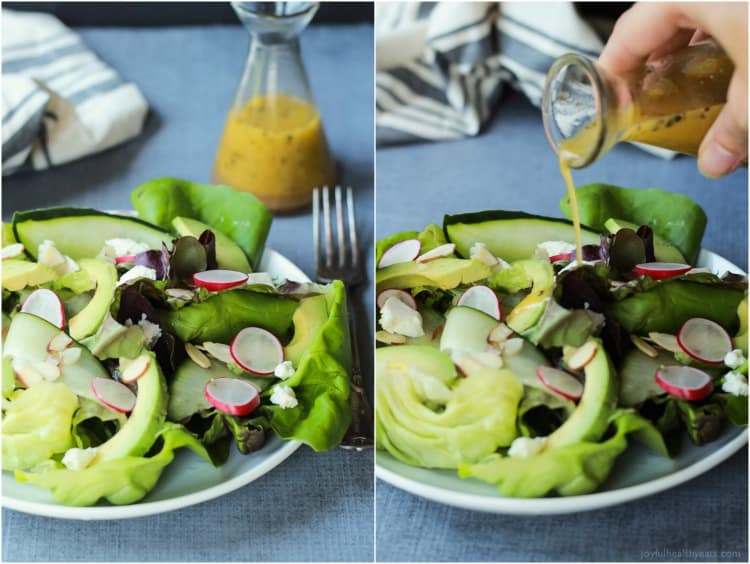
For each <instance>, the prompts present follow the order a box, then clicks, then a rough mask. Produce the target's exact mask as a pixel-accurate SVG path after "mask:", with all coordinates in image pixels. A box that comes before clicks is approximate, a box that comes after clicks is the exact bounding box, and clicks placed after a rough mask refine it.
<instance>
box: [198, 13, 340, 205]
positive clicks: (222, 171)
mask: <svg viewBox="0 0 750 564" xmlns="http://www.w3.org/2000/svg"><path fill="white" fill-rule="evenodd" d="M232 7H233V8H234V10H235V12H236V13H237V15H238V17H239V18H240V21H242V23H243V24H244V26H245V27H246V28H247V30H248V31H249V32H250V35H251V41H250V50H249V53H248V56H247V62H246V64H245V70H244V73H243V75H242V79H241V81H240V85H239V87H238V88H237V93H236V95H235V98H234V102H233V104H232V107H231V108H230V110H229V114H228V116H227V120H226V124H225V126H224V133H223V134H222V138H221V141H220V143H219V147H218V150H217V153H216V158H215V161H214V168H213V181H214V182H216V183H219V184H228V185H229V186H232V187H233V188H235V189H237V190H241V191H245V192H252V193H253V194H255V195H256V196H257V197H258V198H260V200H261V201H263V203H264V204H265V205H266V206H267V207H268V208H269V209H270V210H271V211H274V212H288V211H292V210H295V209H298V208H301V207H304V206H306V205H308V204H309V203H310V201H311V198H312V190H313V188H315V187H316V186H325V185H331V184H335V181H336V166H335V163H334V160H333V158H332V157H331V154H330V151H329V148H328V143H327V141H326V137H325V133H324V131H323V125H322V123H321V119H320V113H319V112H318V109H317V107H316V106H315V103H314V101H313V98H312V95H311V94H310V89H309V86H308V82H307V75H306V74H305V68H304V66H303V63H302V57H301V53H300V46H299V38H298V35H299V33H300V32H301V31H302V30H303V29H304V28H305V27H306V26H307V24H308V23H310V20H312V18H313V16H314V15H315V13H316V12H317V10H318V3H316V2H233V3H232Z"/></svg>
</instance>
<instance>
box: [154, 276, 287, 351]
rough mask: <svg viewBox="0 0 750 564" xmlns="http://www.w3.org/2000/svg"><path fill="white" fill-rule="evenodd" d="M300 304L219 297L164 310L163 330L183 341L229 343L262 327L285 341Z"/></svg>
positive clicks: (235, 294) (236, 294)
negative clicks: (251, 328) (247, 329)
mask: <svg viewBox="0 0 750 564" xmlns="http://www.w3.org/2000/svg"><path fill="white" fill-rule="evenodd" d="M298 305H299V302H297V301H295V300H292V299H289V298H285V297H280V296H275V295H271V294H266V293H258V292H252V291H249V290H244V289H239V290H229V291H224V292H219V293H216V294H214V295H212V296H210V297H209V298H208V299H206V300H205V301H202V302H200V303H193V304H190V305H187V306H185V307H182V308H180V309H177V310H160V311H159V312H158V313H159V322H160V324H161V326H162V330H164V331H167V332H168V333H171V334H173V335H175V336H176V337H178V338H179V339H180V340H182V341H186V342H187V341H189V342H203V341H215V342H219V343H229V342H230V341H231V340H232V339H233V338H234V336H235V335H236V334H237V333H238V332H239V331H240V330H241V329H244V328H245V327H249V326H254V327H262V328H263V329H266V330H268V331H270V332H271V333H273V334H274V335H276V336H279V337H282V338H283V337H284V336H285V335H286V334H287V332H288V331H289V329H290V327H291V325H292V315H293V314H294V310H296V309H297V306H298Z"/></svg>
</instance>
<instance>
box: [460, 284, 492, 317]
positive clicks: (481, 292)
mask: <svg viewBox="0 0 750 564" xmlns="http://www.w3.org/2000/svg"><path fill="white" fill-rule="evenodd" d="M456 305H459V306H466V307H472V308H474V309H478V310H479V311H482V312H484V313H486V314H487V315H489V316H490V317H494V318H495V319H497V320H498V321H502V320H503V312H502V310H501V309H500V300H498V299H497V294H495V292H493V291H492V289H491V288H488V287H487V286H472V287H471V288H469V289H468V290H466V291H465V292H464V293H463V294H461V296H460V297H459V298H458V301H457V302H456Z"/></svg>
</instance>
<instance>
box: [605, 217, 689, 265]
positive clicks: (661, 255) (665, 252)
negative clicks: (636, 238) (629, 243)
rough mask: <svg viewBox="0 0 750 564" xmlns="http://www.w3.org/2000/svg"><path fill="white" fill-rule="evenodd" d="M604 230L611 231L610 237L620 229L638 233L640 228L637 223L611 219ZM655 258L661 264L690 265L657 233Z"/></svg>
mask: <svg viewBox="0 0 750 564" xmlns="http://www.w3.org/2000/svg"><path fill="white" fill-rule="evenodd" d="M604 228H605V229H606V230H607V231H609V233H610V235H614V234H615V233H617V232H618V231H619V230H620V229H632V230H633V231H638V226H637V225H636V224H635V223H630V222H629V221H625V220H624V219H615V218H609V219H608V220H607V221H605V222H604ZM654 258H656V260H657V261H659V262H677V263H680V264H688V261H687V259H686V258H685V257H684V256H683V255H682V253H681V252H680V250H679V249H678V248H677V247H675V246H674V245H673V244H672V243H670V242H669V241H667V240H666V239H665V238H664V237H662V236H661V235H659V234H658V233H657V232H656V231H654Z"/></svg>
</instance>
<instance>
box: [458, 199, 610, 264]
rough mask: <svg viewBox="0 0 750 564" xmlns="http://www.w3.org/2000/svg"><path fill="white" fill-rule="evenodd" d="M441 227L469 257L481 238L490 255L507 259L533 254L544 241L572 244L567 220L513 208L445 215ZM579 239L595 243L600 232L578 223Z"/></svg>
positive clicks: (464, 255)
mask: <svg viewBox="0 0 750 564" xmlns="http://www.w3.org/2000/svg"><path fill="white" fill-rule="evenodd" d="M443 229H444V230H445V235H446V237H447V238H448V240H449V241H450V242H452V243H455V244H456V251H457V252H458V254H460V255H461V256H463V257H468V256H469V250H470V249H471V246H472V245H473V244H474V243H476V242H480V241H481V242H482V243H484V244H485V245H487V248H488V249H489V251H490V252H491V253H492V254H493V255H495V256H497V257H500V258H502V259H504V260H506V261H509V262H510V261H514V260H520V259H527V258H529V257H531V256H533V255H534V251H535V250H536V247H537V245H538V244H539V243H542V242H544V241H567V242H569V243H575V233H574V232H573V224H572V223H571V222H569V221H568V220H566V219H557V218H553V217H544V216H541V215H531V214H527V213H523V212H516V211H503V210H497V211H484V212H476V213H463V214H458V215H446V216H445V217H444V218H443ZM581 240H582V243H583V244H584V245H598V244H599V242H600V239H599V233H597V232H596V231H594V230H592V229H590V228H588V227H584V226H581Z"/></svg>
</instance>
